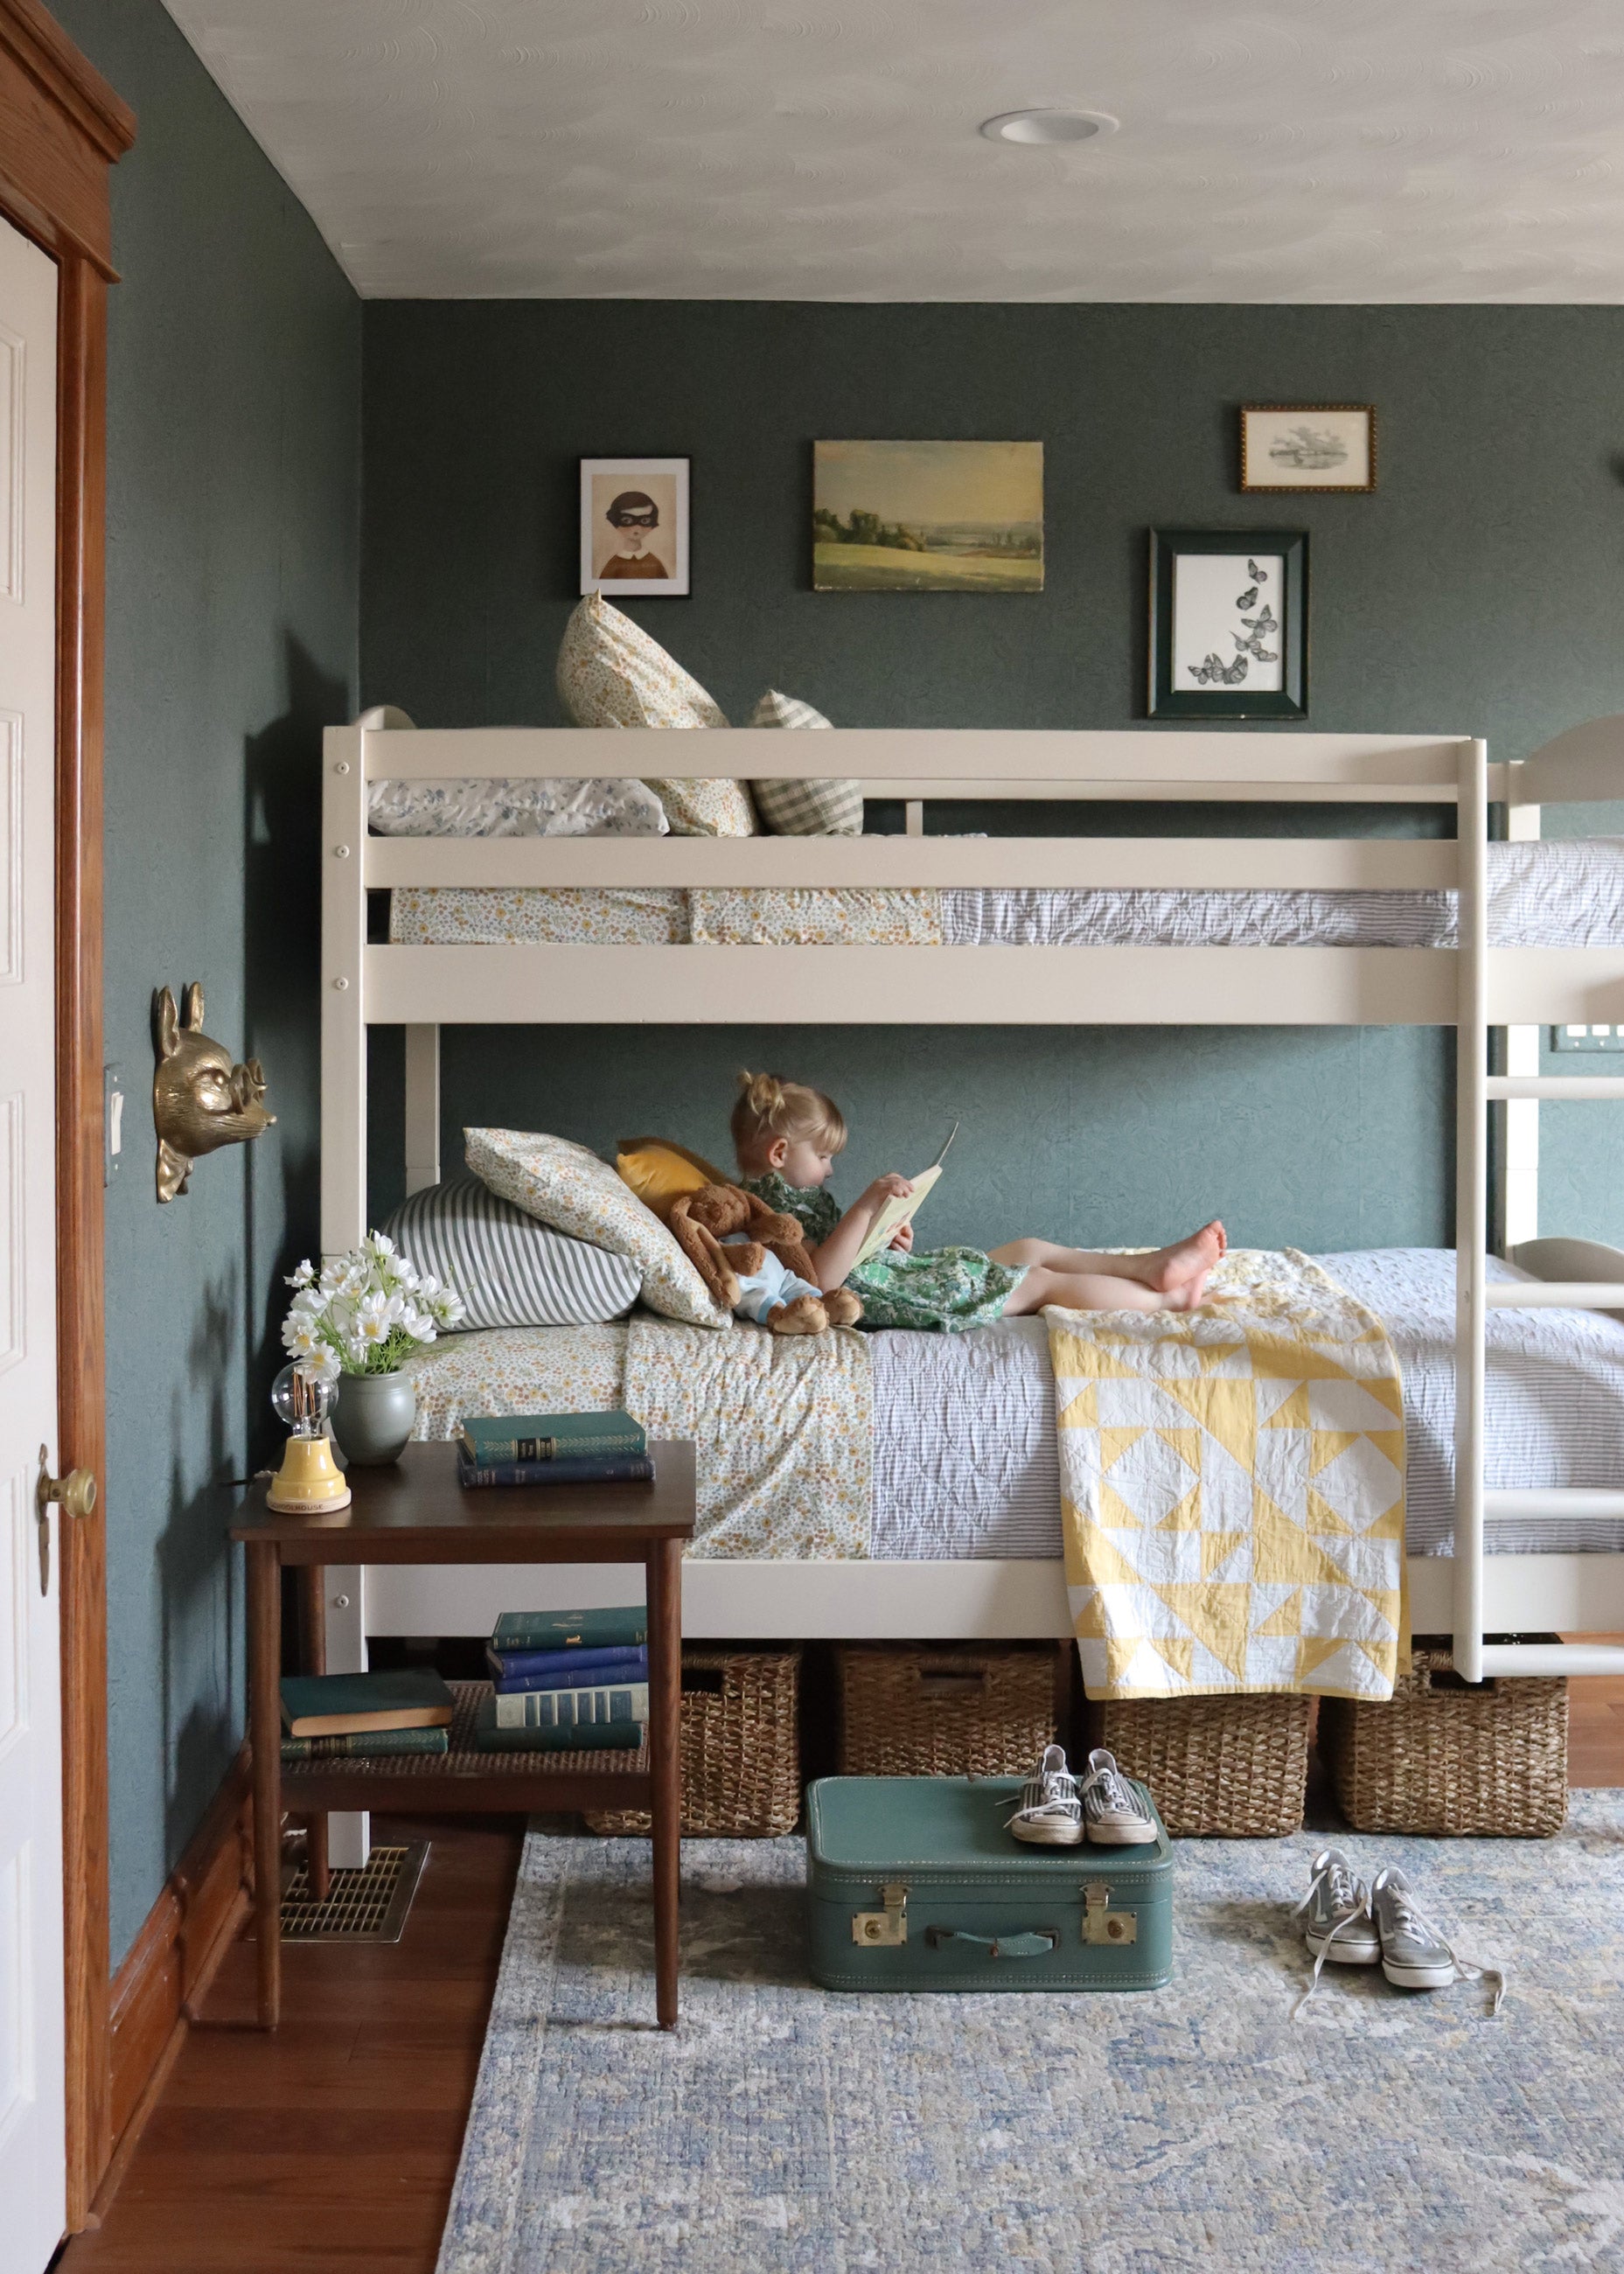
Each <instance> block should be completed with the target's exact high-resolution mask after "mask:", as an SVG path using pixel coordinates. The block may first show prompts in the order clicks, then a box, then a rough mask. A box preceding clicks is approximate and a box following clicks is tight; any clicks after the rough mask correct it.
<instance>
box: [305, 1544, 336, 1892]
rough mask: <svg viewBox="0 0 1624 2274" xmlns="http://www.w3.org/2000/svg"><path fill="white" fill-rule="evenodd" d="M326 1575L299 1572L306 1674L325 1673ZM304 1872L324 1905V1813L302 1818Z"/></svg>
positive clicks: (314, 1568)
mask: <svg viewBox="0 0 1624 2274" xmlns="http://www.w3.org/2000/svg"><path fill="white" fill-rule="evenodd" d="M326 1578H327V1572H326V1570H325V1569H324V1567H323V1566H322V1565H321V1564H320V1563H306V1564H304V1565H302V1566H301V1568H300V1571H299V1629H300V1632H299V1649H300V1654H301V1656H302V1657H303V1660H304V1663H305V1673H306V1674H325V1673H326V1672H327V1601H326V1597H327V1588H326V1585H325V1584H324V1583H325V1581H326ZM305 1871H306V1874H307V1876H308V1878H309V1880H310V1893H311V1900H312V1901H313V1902H318V1903H325V1902H326V1901H327V1895H328V1893H329V1891H330V1889H331V1887H332V1884H333V1883H332V1880H331V1879H330V1878H329V1876H328V1873H327V1811H326V1810H325V1809H324V1810H322V1811H320V1813H319V1814H318V1815H315V1816H309V1817H306V1818H305Z"/></svg>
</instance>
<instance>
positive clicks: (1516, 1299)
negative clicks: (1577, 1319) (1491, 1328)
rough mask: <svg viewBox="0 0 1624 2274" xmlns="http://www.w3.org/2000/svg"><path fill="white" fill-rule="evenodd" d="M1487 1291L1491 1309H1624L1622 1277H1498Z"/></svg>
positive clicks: (1486, 1298) (1488, 1303)
mask: <svg viewBox="0 0 1624 2274" xmlns="http://www.w3.org/2000/svg"><path fill="white" fill-rule="evenodd" d="M1483 1293H1484V1299H1485V1302H1486V1303H1487V1305H1488V1306H1489V1308H1490V1310H1491V1311H1624V1280H1618V1279H1530V1280H1526V1281H1524V1280H1520V1279H1517V1280H1501V1279H1496V1280H1493V1281H1492V1282H1491V1284H1489V1285H1488V1286H1486V1287H1485V1289H1484V1291H1483Z"/></svg>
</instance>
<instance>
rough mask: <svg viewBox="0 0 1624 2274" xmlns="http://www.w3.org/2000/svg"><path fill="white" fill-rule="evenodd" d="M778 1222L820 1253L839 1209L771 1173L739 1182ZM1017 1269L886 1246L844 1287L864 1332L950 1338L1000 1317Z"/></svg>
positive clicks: (825, 1196)
mask: <svg viewBox="0 0 1624 2274" xmlns="http://www.w3.org/2000/svg"><path fill="white" fill-rule="evenodd" d="M741 1183H742V1185H743V1186H744V1189H745V1191H746V1192H747V1193H756V1195H757V1196H758V1198H760V1199H762V1200H763V1201H766V1203H767V1206H768V1207H769V1208H770V1209H778V1213H779V1214H780V1215H781V1216H793V1217H794V1218H795V1221H796V1222H797V1223H798V1224H800V1225H801V1228H802V1230H803V1231H805V1233H806V1235H807V1239H808V1243H809V1245H810V1246H814V1247H818V1246H822V1245H823V1241H824V1240H826V1239H828V1237H829V1235H830V1233H831V1231H833V1230H834V1228H835V1226H836V1225H837V1224H838V1223H839V1221H840V1218H841V1216H843V1215H844V1214H845V1210H844V1209H842V1208H841V1206H840V1203H839V1201H837V1200H836V1198H835V1197H834V1194H833V1193H830V1192H827V1191H825V1190H824V1188H823V1186H821V1185H804V1186H803V1185H790V1184H786V1182H785V1181H784V1178H782V1177H781V1176H779V1175H778V1171H776V1170H770V1171H768V1173H767V1175H766V1176H764V1177H746V1178H741ZM1025 1277H1026V1269H1025V1267H1024V1266H1019V1265H1011V1264H1008V1263H995V1262H994V1261H993V1260H992V1258H991V1256H990V1255H983V1254H981V1250H980V1248H979V1247H937V1248H929V1249H927V1250H926V1251H925V1252H924V1253H923V1254H917V1255H905V1254H903V1253H902V1251H901V1249H900V1248H896V1247H888V1248H884V1249H883V1250H882V1251H881V1253H880V1254H878V1255H876V1256H873V1257H871V1258H870V1260H869V1261H868V1262H867V1263H860V1264H858V1265H857V1266H856V1268H855V1269H853V1271H852V1272H851V1273H850V1274H849V1276H847V1279H846V1285H847V1286H848V1287H850V1288H852V1289H853V1291H854V1292H855V1293H856V1294H858V1295H859V1296H861V1299H862V1306H863V1314H862V1320H861V1323H862V1325H864V1326H865V1327H913V1328H914V1329H916V1330H917V1331H918V1332H920V1333H922V1334H931V1335H956V1334H959V1333H962V1331H963V1330H964V1329H965V1328H966V1327H984V1326H987V1325H988V1324H989V1322H990V1321H992V1320H994V1319H1001V1318H1002V1317H1003V1316H1004V1305H1005V1304H1006V1303H1007V1302H1008V1301H1009V1299H1010V1297H1011V1295H1012V1294H1013V1293H1014V1291H1015V1290H1016V1288H1017V1287H1019V1284H1020V1283H1021V1281H1022V1280H1023V1279H1024V1278H1025Z"/></svg>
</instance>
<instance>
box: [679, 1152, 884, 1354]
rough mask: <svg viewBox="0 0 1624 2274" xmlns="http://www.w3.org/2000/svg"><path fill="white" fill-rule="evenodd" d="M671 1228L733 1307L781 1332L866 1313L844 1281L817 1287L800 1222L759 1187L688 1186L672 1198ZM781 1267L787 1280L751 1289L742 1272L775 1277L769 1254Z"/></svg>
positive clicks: (809, 1330)
mask: <svg viewBox="0 0 1624 2274" xmlns="http://www.w3.org/2000/svg"><path fill="white" fill-rule="evenodd" d="M670 1221H671V1229H672V1231H673V1232H674V1233H675V1234H676V1237H677V1242H678V1245H679V1246H680V1248H681V1250H682V1253H683V1254H685V1255H686V1256H687V1257H688V1261H689V1262H690V1263H691V1264H692V1265H693V1266H694V1269H695V1270H696V1271H697V1272H698V1274H699V1276H700V1277H701V1278H702V1279H703V1281H704V1283H705V1285H706V1286H707V1287H708V1288H709V1289H710V1291H711V1295H712V1296H713V1297H714V1298H715V1299H716V1301H717V1302H718V1303H722V1304H725V1305H726V1307H727V1308H728V1309H729V1310H730V1311H731V1310H734V1309H737V1308H738V1307H739V1306H740V1304H741V1301H747V1300H748V1310H749V1315H750V1316H751V1317H752V1318H754V1319H756V1320H757V1321H758V1322H759V1323H760V1324H761V1325H763V1326H764V1327H765V1328H766V1329H767V1330H768V1332H769V1333H770V1334H774V1335H821V1334H823V1333H824V1332H825V1331H826V1330H827V1329H829V1328H830V1327H849V1326H852V1325H853V1324H854V1323H855V1322H856V1321H857V1320H859V1319H860V1318H861V1316H862V1305H861V1303H860V1302H859V1301H858V1299H857V1298H856V1296H855V1295H853V1294H852V1293H851V1292H850V1291H849V1290H848V1289H846V1288H845V1287H836V1288H834V1289H833V1290H832V1291H831V1292H830V1293H828V1294H823V1293H821V1292H820V1291H819V1290H818V1287H817V1284H816V1280H815V1279H814V1277H813V1274H812V1259H811V1257H810V1256H809V1255H808V1254H807V1250H806V1244H805V1242H804V1240H803V1239H802V1238H801V1226H800V1225H799V1224H797V1223H796V1221H795V1219H794V1217H793V1216H779V1215H778V1213H777V1212H776V1210H774V1209H770V1208H769V1207H768V1206H767V1203H766V1202H765V1201H762V1200H758V1199H757V1198H756V1195H755V1193H747V1192H741V1190H740V1188H739V1186H737V1185H707V1186H705V1188H704V1190H703V1192H697V1193H681V1194H680V1196H679V1198H678V1199H677V1200H676V1201H675V1202H674V1203H673V1207H672V1210H671V1219H670ZM769 1258H771V1259H774V1260H776V1261H777V1262H778V1265H780V1266H781V1267H782V1272H783V1274H784V1275H785V1277H786V1282H787V1284H785V1286H784V1287H783V1290H782V1292H778V1290H777V1289H776V1288H775V1287H773V1286H771V1285H770V1286H768V1287H765V1288H757V1289H752V1290H750V1291H748V1296H747V1292H746V1291H745V1290H743V1289H741V1286H740V1284H739V1283H740V1280H741V1278H742V1279H746V1280H759V1279H760V1278H761V1277H762V1276H763V1273H765V1274H766V1276H767V1277H768V1278H769V1279H770V1280H771V1279H772V1278H773V1277H774V1276H775V1275H774V1274H773V1273H772V1271H771V1265H770V1263H769V1261H768V1259H769Z"/></svg>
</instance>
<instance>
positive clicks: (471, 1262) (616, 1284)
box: [384, 1177, 640, 1329]
mask: <svg viewBox="0 0 1624 2274" xmlns="http://www.w3.org/2000/svg"><path fill="white" fill-rule="evenodd" d="M384 1230H385V1231H387V1233H388V1235H389V1237H390V1239H392V1240H394V1242H395V1246H397V1247H398V1248H400V1249H401V1250H402V1253H403V1254H406V1255H409V1256H410V1258H411V1261H413V1262H414V1263H415V1264H416V1265H417V1269H418V1270H419V1271H432V1272H435V1273H436V1274H437V1275H438V1276H440V1278H441V1279H448V1280H449V1281H450V1283H451V1284H452V1285H453V1286H454V1287H455V1289H456V1291H457V1293H458V1294H459V1295H460V1296H461V1297H462V1300H463V1302H464V1303H465V1304H466V1305H467V1306H468V1312H467V1316H466V1317H465V1318H464V1320H463V1321H462V1325H463V1328H464V1329H470V1328H474V1327H578V1326H585V1325H587V1324H589V1323H590V1321H593V1320H597V1319H618V1318H619V1317H620V1315H621V1314H622V1313H623V1312H626V1311H629V1310H630V1308H631V1306H632V1305H633V1304H634V1303H635V1301H636V1299H637V1289H638V1286H639V1284H640V1275H639V1273H638V1270H637V1267H636V1265H635V1263H633V1262H630V1261H628V1259H627V1258H626V1257H625V1256H624V1255H611V1254H609V1252H608V1250H607V1249H606V1248H602V1247H593V1246H590V1245H589V1244H588V1242H587V1241H585V1240H584V1239H569V1238H568V1235H567V1234H566V1233H564V1232H561V1231H549V1230H548V1228H547V1226H546V1225H545V1224H538V1223H537V1221H536V1219H535V1217H534V1216H527V1215H526V1214H525V1212H524V1210H523V1209H521V1208H515V1206H514V1205H513V1202H512V1201H504V1200H499V1199H498V1198H497V1196H496V1194H495V1193H493V1192H491V1191H490V1190H488V1189H487V1187H486V1186H484V1185H482V1184H481V1183H480V1181H479V1179H478V1178H477V1177H454V1178H451V1180H450V1181H449V1183H447V1184H443V1185H429V1186H425V1189H424V1190H423V1191H422V1192H420V1193H413V1194H412V1196H411V1198H410V1200H409V1201H402V1204H401V1206H400V1207H399V1208H397V1209H395V1214H394V1215H393V1216H391V1217H390V1218H389V1220H388V1222H387V1224H385V1226H384Z"/></svg>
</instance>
